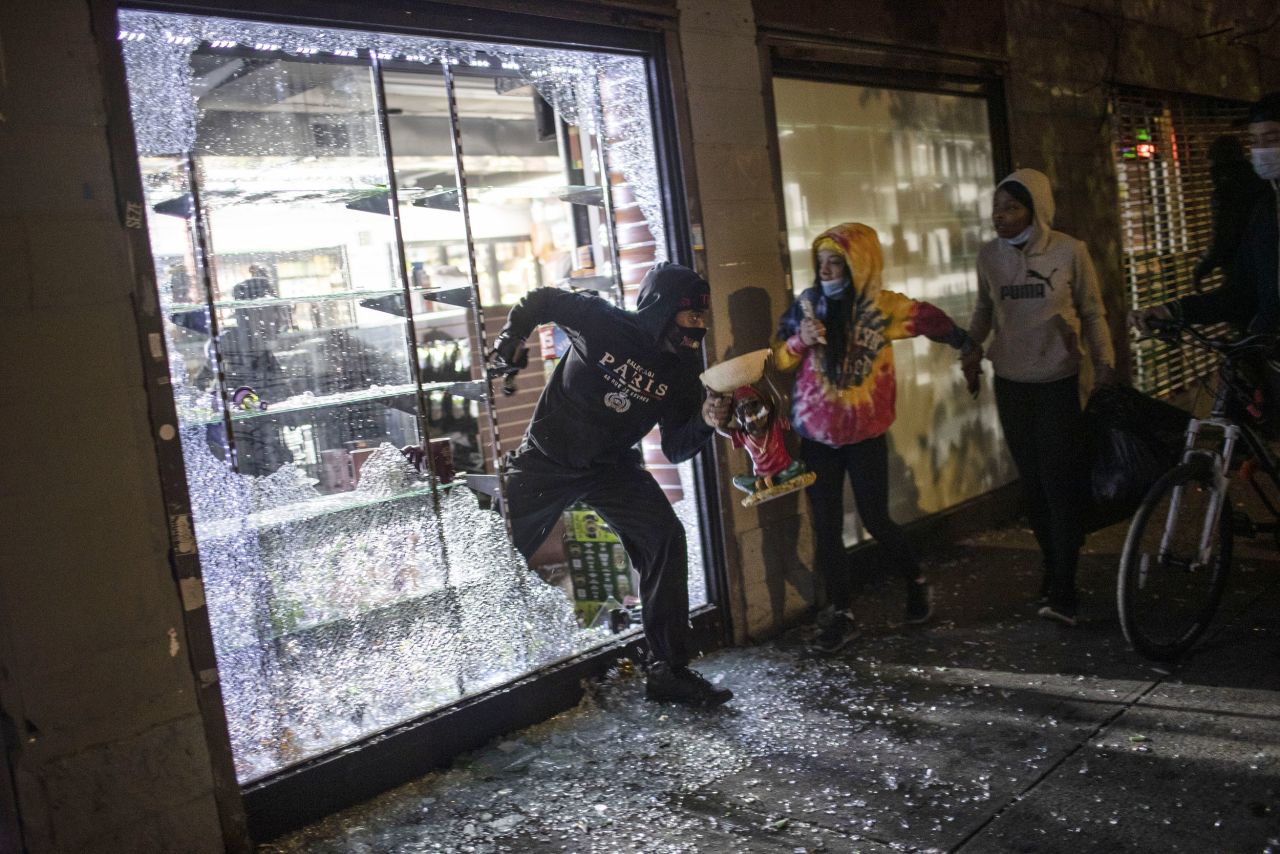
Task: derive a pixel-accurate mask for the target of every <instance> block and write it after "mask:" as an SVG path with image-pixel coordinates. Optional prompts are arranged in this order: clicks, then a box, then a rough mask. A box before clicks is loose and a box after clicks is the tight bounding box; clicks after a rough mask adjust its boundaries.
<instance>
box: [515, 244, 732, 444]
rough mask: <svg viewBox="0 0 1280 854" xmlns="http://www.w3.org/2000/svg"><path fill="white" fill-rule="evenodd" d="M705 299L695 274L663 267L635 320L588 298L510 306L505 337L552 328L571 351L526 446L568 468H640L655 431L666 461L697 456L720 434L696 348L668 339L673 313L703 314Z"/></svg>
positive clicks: (536, 299)
mask: <svg viewBox="0 0 1280 854" xmlns="http://www.w3.org/2000/svg"><path fill="white" fill-rule="evenodd" d="M709 293H710V289H709V287H708V286H707V283H706V282H705V281H704V280H703V279H702V278H701V277H700V276H699V275H698V274H697V273H695V272H694V271H693V270H690V269H688V268H687V267H681V266H679V265H677V264H670V263H665V262H664V263H661V264H658V265H657V266H655V267H654V268H653V269H652V270H650V271H649V273H648V274H647V275H646V276H645V278H644V282H643V283H642V284H641V287H640V296H639V300H638V301H637V303H636V310H635V311H634V312H632V311H625V310H623V309H620V308H618V307H617V306H615V305H613V304H612V303H610V302H608V301H606V300H604V299H602V298H600V297H598V296H595V295H592V294H585V293H570V292H567V291H561V290H557V289H555V288H537V289H535V290H533V291H530V292H529V293H528V294H527V295H526V296H525V297H524V298H523V299H521V300H520V301H519V302H518V303H516V305H515V306H513V307H512V309H511V314H510V315H509V316H508V317H507V324H506V326H505V327H503V330H502V335H505V336H513V337H515V338H517V339H524V338H527V337H528V336H529V334H530V333H531V332H532V331H533V330H534V328H535V327H537V326H538V325H540V324H543V323H554V324H556V325H557V326H559V327H560V328H561V329H562V330H564V332H565V335H566V336H567V337H568V339H569V344H570V346H569V349H568V350H567V351H566V352H565V354H564V357H563V358H561V360H560V363H559V364H558V365H556V369H555V372H554V373H553V374H552V375H551V379H550V380H549V381H548V382H547V386H546V388H545V389H543V391H542V396H541V397H540V398H539V399H538V405H537V408H536V409H535V410H534V413H533V418H532V420H531V421H530V422H529V426H528V428H527V429H526V430H525V442H526V443H527V444H529V445H532V446H533V447H534V448H536V449H537V450H539V451H541V452H542V453H543V454H544V455H545V456H546V457H548V458H549V459H551V460H552V461H553V462H556V463H558V464H560V465H563V466H567V467H569V468H579V469H585V468H590V467H591V466H595V465H608V464H616V463H622V462H637V461H638V457H637V455H636V454H635V452H634V450H633V448H634V447H635V445H636V444H637V443H638V442H639V441H640V440H641V439H642V438H643V437H644V436H645V434H647V433H648V432H649V431H650V430H652V429H653V427H654V425H655V424H656V425H658V426H659V427H660V429H661V433H662V452H663V453H664V454H665V455H666V457H667V459H669V460H670V461H671V462H673V463H678V462H683V461H684V460H687V459H689V458H690V457H692V456H693V455H694V454H696V453H697V452H698V451H699V449H701V447H702V445H703V444H704V443H705V442H706V441H707V439H708V438H710V437H711V435H712V434H713V432H714V431H713V430H712V429H711V428H710V427H708V426H707V425H706V424H705V423H704V422H703V420H702V414H701V408H702V400H703V390H702V384H701V383H700V382H699V381H698V373H699V372H700V371H701V370H702V359H701V356H700V353H699V351H698V350H692V349H688V348H683V347H678V348H675V349H676V352H673V351H672V349H671V348H669V347H665V346H664V344H663V338H664V336H665V334H666V332H667V330H668V328H669V324H670V323H671V321H672V320H673V319H674V318H675V315H676V313H677V312H679V311H681V310H683V309H688V308H698V309H706V307H707V301H708V295H709Z"/></svg>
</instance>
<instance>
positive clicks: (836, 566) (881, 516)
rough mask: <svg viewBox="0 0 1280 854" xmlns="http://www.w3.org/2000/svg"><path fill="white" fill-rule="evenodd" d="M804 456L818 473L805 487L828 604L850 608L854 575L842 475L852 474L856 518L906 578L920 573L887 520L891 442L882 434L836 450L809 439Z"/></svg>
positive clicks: (897, 529) (803, 447)
mask: <svg viewBox="0 0 1280 854" xmlns="http://www.w3.org/2000/svg"><path fill="white" fill-rule="evenodd" d="M800 456H801V458H802V459H804V462H805V465H807V466H808V467H809V470H810V471H812V472H813V473H814V474H816V475H817V476H818V479H817V480H816V481H814V483H813V485H812V486H810V487H809V488H808V489H806V490H805V492H806V493H808V495H809V518H810V520H811V521H812V523H813V539H814V552H815V555H814V558H815V562H816V563H817V569H818V574H819V575H820V576H821V578H822V580H823V583H824V584H825V585H826V588H827V602H828V603H829V604H830V605H832V606H833V607H835V608H837V609H841V610H843V609H845V608H848V607H849V604H850V602H851V601H852V599H853V579H852V578H851V577H850V573H849V564H848V561H847V559H846V555H845V550H844V476H845V474H846V473H847V474H848V475H849V483H850V485H851V486H852V487H853V499H854V502H855V503H856V504H857V507H858V516H859V518H860V519H862V524H863V525H864V526H866V529H867V531H868V532H870V534H871V536H873V537H875V538H876V540H877V541H878V542H879V543H880V545H881V546H883V547H884V548H885V549H886V550H887V551H888V553H889V559H890V560H891V561H892V562H893V564H894V566H896V567H897V568H898V569H899V570H900V571H901V572H902V574H903V576H904V577H905V578H906V579H907V580H908V581H913V580H915V579H916V578H917V577H918V576H919V575H920V565H919V564H918V563H917V562H916V558H915V555H914V554H912V551H911V545H910V544H909V543H908V542H907V537H906V535H905V534H903V532H902V528H901V527H899V526H898V524H897V523H896V522H894V521H893V519H891V518H889V442H888V439H886V438H885V437H884V436H877V437H875V438H874V439H866V440H864V441H862V442H857V443H855V444H852V445H841V446H839V447H836V448H833V447H831V446H830V445H824V444H822V443H821V442H814V441H812V440H809V439H805V440H803V441H802V442H801V444H800Z"/></svg>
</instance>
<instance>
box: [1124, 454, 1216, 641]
mask: <svg viewBox="0 0 1280 854" xmlns="http://www.w3.org/2000/svg"><path fill="white" fill-rule="evenodd" d="M1213 495H1214V489H1213V467H1212V465H1210V464H1209V463H1208V461H1207V460H1196V461H1192V462H1188V463H1184V464H1182V465H1179V466H1177V467H1176V468H1174V469H1172V470H1170V471H1169V472H1167V473H1166V474H1165V475H1164V476H1163V477H1161V478H1160V480H1158V481H1156V484H1155V485H1154V486H1152V487H1151V491H1150V492H1148V493H1147V497H1146V498H1144V499H1143V500H1142V506H1140V507H1139V508H1138V512H1137V513H1136V514H1134V517H1133V522H1132V523H1131V524H1130V525H1129V536H1128V539H1126V540H1125V544H1124V552H1123V553H1122V554H1121V556H1120V578H1119V582H1118V589H1117V591H1116V593H1117V600H1118V603H1119V606H1120V626H1121V628H1122V629H1124V636H1125V638H1126V639H1127V640H1128V641H1129V643H1130V644H1131V645H1132V646H1133V648H1134V649H1136V650H1137V651H1138V652H1140V653H1142V654H1143V655H1145V656H1147V657H1148V658H1154V659H1157V660H1160V661H1171V660H1173V659H1176V658H1177V657H1178V656H1180V655H1182V654H1183V653H1185V652H1186V651H1187V650H1188V649H1190V648H1191V646H1192V644H1194V643H1195V642H1196V641H1197V640H1198V639H1199V638H1200V635H1202V634H1204V630H1205V629H1206V628H1208V626H1209V621H1210V620H1211V619H1212V618H1213V612H1214V611H1215V610H1216V609H1217V607H1218V601H1219V600H1220V599H1221V598H1222V591H1223V589H1224V588H1225V587H1226V583H1227V571H1228V569H1229V568H1230V566H1231V544H1232V527H1231V526H1232V513H1231V503H1230V500H1229V498H1228V497H1227V496H1226V495H1223V497H1222V509H1221V511H1220V512H1219V518H1218V524H1217V526H1216V528H1210V527H1208V526H1209V525H1210V522H1209V512H1210V509H1211V504H1210V502H1211V501H1212V499H1213ZM1207 528H1208V551H1207V554H1205V553H1204V552H1203V551H1202V549H1201V542H1202V537H1203V535H1204V533H1205V531H1206V529H1207Z"/></svg>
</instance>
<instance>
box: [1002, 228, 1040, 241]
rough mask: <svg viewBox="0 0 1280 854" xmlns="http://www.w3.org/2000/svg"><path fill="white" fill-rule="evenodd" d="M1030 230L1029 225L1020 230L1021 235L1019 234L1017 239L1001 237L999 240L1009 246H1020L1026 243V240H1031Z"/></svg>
mask: <svg viewBox="0 0 1280 854" xmlns="http://www.w3.org/2000/svg"><path fill="white" fill-rule="evenodd" d="M1032 228H1033V226H1030V225H1029V226H1027V227H1026V228H1024V229H1023V230H1022V233H1021V234H1019V235H1018V236H1017V237H1002V238H1000V239H1001V240H1003V241H1004V242H1005V243H1007V244H1009V245H1010V246H1021V245H1022V244H1024V243H1026V242H1027V241H1028V240H1030V239H1031V229H1032Z"/></svg>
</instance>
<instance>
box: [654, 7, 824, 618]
mask: <svg viewBox="0 0 1280 854" xmlns="http://www.w3.org/2000/svg"><path fill="white" fill-rule="evenodd" d="M679 9H680V47H681V53H682V55H683V62H684V73H685V80H686V84H687V85H686V88H685V92H686V94H687V97H688V106H689V114H690V124H691V131H692V134H691V135H692V142H693V160H694V163H695V168H696V172H697V175H696V186H694V187H693V188H692V189H693V191H694V192H696V194H697V196H698V198H699V200H700V203H701V211H702V223H701V224H702V228H703V235H704V242H705V246H706V263H707V271H708V279H709V281H710V282H711V300H712V317H713V328H712V330H711V334H710V336H709V339H710V340H709V345H708V351H707V355H708V360H709V361H710V362H713V363H714V362H716V361H720V360H722V359H724V358H727V357H730V356H734V355H738V354H741V353H746V352H749V351H751V350H755V349H758V348H761V347H767V346H769V342H770V339H771V337H772V334H773V329H774V326H775V324H776V323H777V320H778V318H779V316H781V314H782V312H783V311H784V310H785V309H786V308H787V306H788V305H789V304H790V301H791V294H790V291H789V289H788V287H787V282H786V275H785V272H784V268H783V263H782V249H783V246H784V243H783V240H782V236H781V234H780V232H779V224H780V223H781V222H782V221H783V220H782V211H781V210H780V209H779V206H780V200H779V199H778V196H777V193H776V191H775V186H774V177H773V173H772V169H771V166H770V161H769V148H768V141H769V137H770V135H771V134H772V133H773V132H774V130H773V128H772V127H771V126H770V125H769V123H768V122H767V120H766V115H765V110H764V104H765V102H766V99H765V97H764V95H765V87H766V86H769V85H771V84H770V81H768V80H765V79H762V75H761V68H760V53H759V48H758V46H757V44H756V26H755V18H754V14H753V12H752V7H751V3H750V0H681V2H680V4H679ZM779 387H780V388H781V389H782V390H783V391H784V392H788V391H789V390H790V378H789V377H783V378H782V380H781V382H780V383H779ZM715 441H716V442H717V443H718V446H717V451H718V455H719V459H720V480H721V490H722V496H723V501H722V508H721V511H720V512H721V514H722V519H723V524H724V529H725V538H726V541H727V551H728V563H729V589H730V593H731V602H730V607H731V609H732V616H733V621H734V627H735V633H736V635H737V639H738V640H739V641H742V640H746V639H748V638H759V637H763V636H767V635H769V634H771V633H773V632H775V631H776V630H777V629H778V628H779V627H780V626H781V625H782V623H783V621H784V620H785V619H786V618H788V617H792V616H795V615H797V614H799V613H800V612H802V611H803V610H804V609H805V608H806V607H808V605H809V603H810V602H812V600H813V582H812V575H811V574H810V572H809V570H808V568H807V567H808V566H809V565H810V564H811V553H812V546H811V541H810V537H809V528H808V522H807V520H806V519H805V518H804V515H805V513H804V510H803V500H804V499H803V497H802V496H799V495H797V496H788V497H785V498H780V499H775V500H774V501H772V502H770V503H768V504H765V505H762V506H761V507H760V508H758V509H752V510H746V509H743V508H742V507H741V506H740V505H739V503H738V502H739V499H740V498H741V497H742V493H740V492H738V491H737V490H735V489H734V488H733V487H732V485H731V484H730V483H729V476H730V475H732V474H737V473H742V472H744V471H748V470H749V466H750V463H749V461H748V460H747V458H746V456H745V454H744V453H743V452H742V451H735V450H733V449H731V448H730V447H729V445H728V442H727V441H725V440H723V439H716V440H715Z"/></svg>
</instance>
